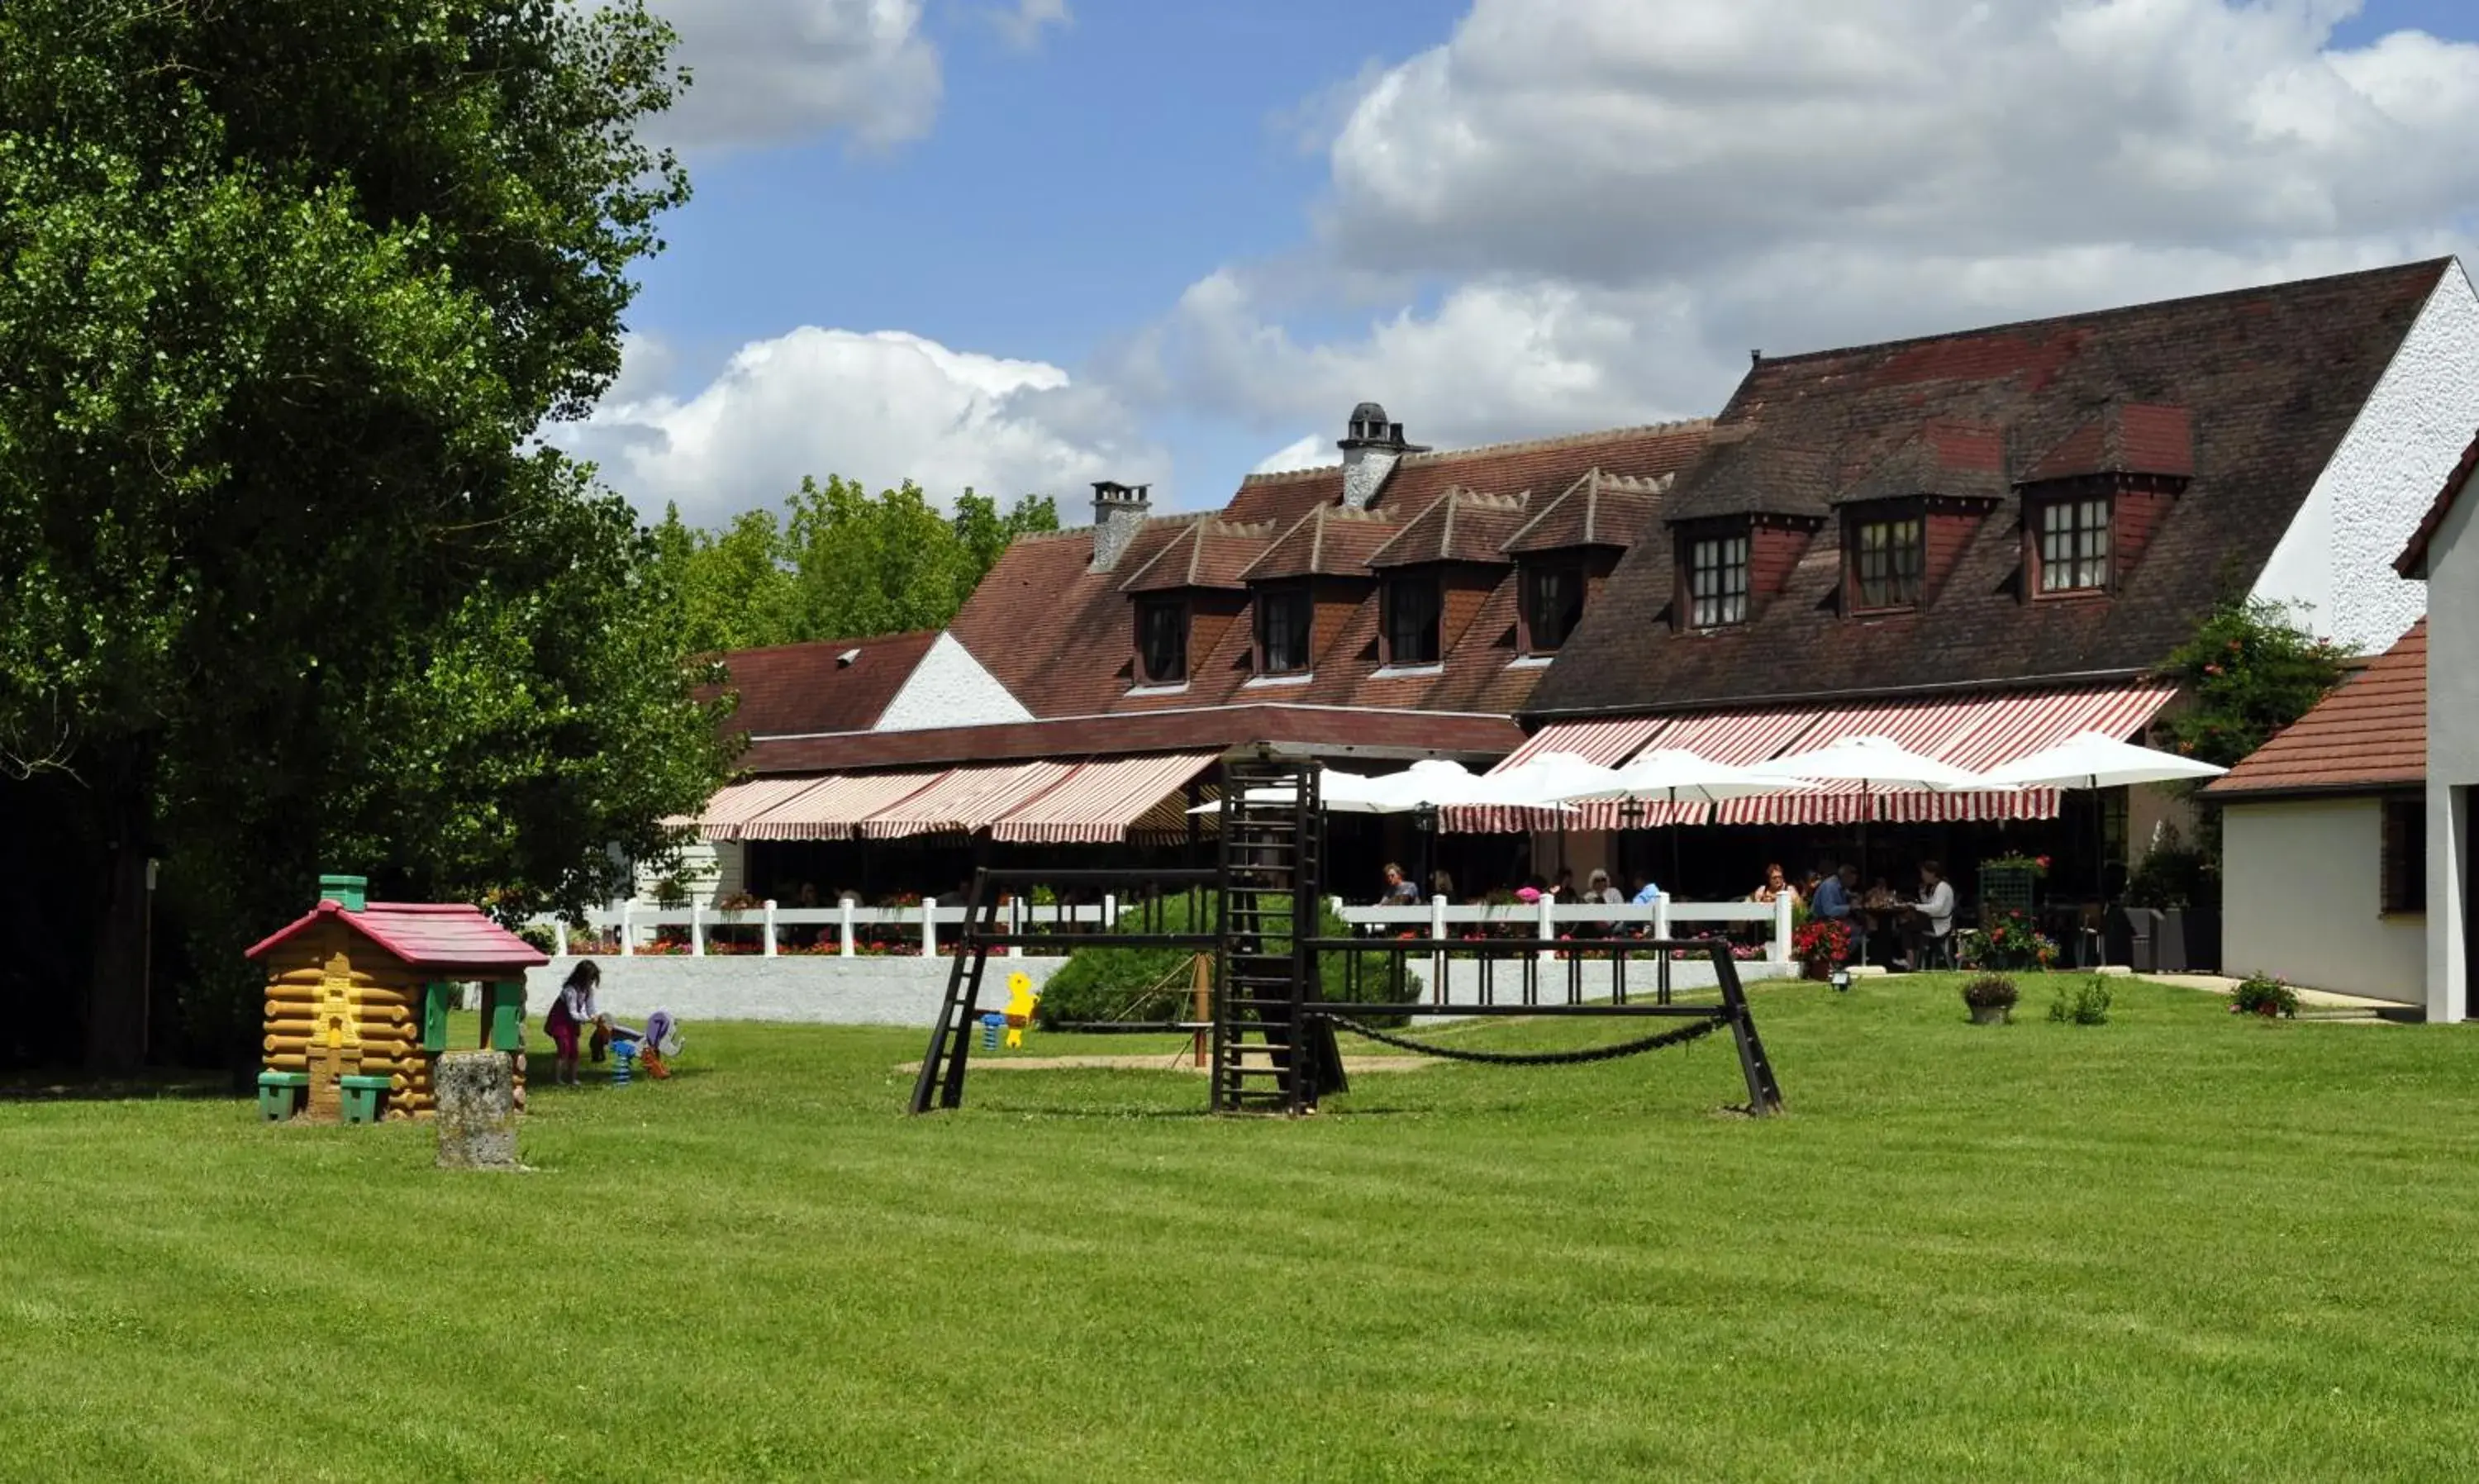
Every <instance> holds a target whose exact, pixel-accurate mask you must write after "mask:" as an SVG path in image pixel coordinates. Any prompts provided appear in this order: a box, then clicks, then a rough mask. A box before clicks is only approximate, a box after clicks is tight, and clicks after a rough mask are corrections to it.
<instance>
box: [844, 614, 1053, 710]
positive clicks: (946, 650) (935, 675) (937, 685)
mask: <svg viewBox="0 0 2479 1484" xmlns="http://www.w3.org/2000/svg"><path fill="white" fill-rule="evenodd" d="M1031 720H1033V713H1032V712H1031V711H1028V710H1026V709H1025V706H1024V703H1023V702H1021V701H1018V700H1016V699H1015V696H1014V694H1013V693H1012V692H1010V691H1009V689H1008V688H1007V687H1006V686H1004V685H1001V684H1000V683H999V681H998V678H997V677H996V676H994V675H992V674H990V673H989V672H988V671H987V670H985V669H984V668H982V662H981V661H980V660H978V659H975V658H974V657H973V655H972V652H971V651H969V650H967V649H965V648H964V647H963V645H962V644H960V643H958V642H957V639H956V636H955V635H954V634H951V633H944V632H942V633H940V634H939V635H938V638H937V640H936V642H934V643H933V644H932V645H931V646H930V651H929V652H928V653H926V654H923V655H922V656H921V662H920V663H919V664H917V665H914V666H913V667H912V674H910V675H909V676H907V677H906V678H905V680H904V684H903V687H902V688H901V689H899V690H897V691H896V693H895V699H894V700H892V701H889V702H888V703H887V704H886V709H885V710H884V711H882V712H881V713H880V714H879V718H878V725H877V726H876V727H874V728H872V730H873V731H918V730H920V729H923V728H926V727H980V726H986V725H991V724H995V723H1000V722H1029V721H1031Z"/></svg>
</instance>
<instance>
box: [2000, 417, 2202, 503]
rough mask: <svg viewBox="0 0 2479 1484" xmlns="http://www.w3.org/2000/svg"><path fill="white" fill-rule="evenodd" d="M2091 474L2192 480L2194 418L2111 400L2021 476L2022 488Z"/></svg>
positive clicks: (2193, 472)
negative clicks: (2096, 414)
mask: <svg viewBox="0 0 2479 1484" xmlns="http://www.w3.org/2000/svg"><path fill="white" fill-rule="evenodd" d="M2094 474H2159V475H2162V476H2164V477H2167V478H2173V479H2192V478H2193V477H2195V420H2194V415H2193V414H2192V413H2190V412H2188V411H2187V410H2186V409H2185V408H2184V407H2178V406H2170V405H2166V404H2162V403H2157V402H2119V401H2111V402H2110V403H2109V404H2108V406H2106V407H2104V408H2102V409H2101V414H2100V416H2099V417H2096V418H2094V419H2092V420H2091V421H2090V422H2085V423H2083V425H2082V426H2080V427H2078V428H2076V429H2075V430H2074V431H2073V432H2071V433H2068V434H2067V435H2066V436H2065V438H2064V439H2063V440H2061V441H2060V442H2059V443H2058V444H2057V447H2056V448H2051V449H2050V450H2049V451H2048V452H2047V453H2046V454H2045V455H2043V456H2042V457H2041V458H2040V460H2039V461H2038V462H2037V463H2035V464H2033V465H2032V469H2031V472H2030V473H2026V474H2024V476H2023V478H2022V480H2021V482H2022V483H2024V484H2045V483H2047V482H2049V481H2050V480H2053V479H2081V478H2085V477H2088V476H2090V475H2094Z"/></svg>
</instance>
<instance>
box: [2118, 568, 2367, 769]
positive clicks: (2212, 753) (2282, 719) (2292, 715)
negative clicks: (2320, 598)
mask: <svg viewBox="0 0 2479 1484" xmlns="http://www.w3.org/2000/svg"><path fill="white" fill-rule="evenodd" d="M2349 659H2350V654H2349V652H2348V651H2346V650H2343V649H2340V648H2338V647H2337V646H2336V645H2334V644H2333V643H2332V642H2331V641H2329V640H2324V639H2318V638H2315V637H2314V636H2313V635H2312V634H2309V633H2307V632H2305V631H2303V630H2302V629H2300V628H2298V627H2296V626H2295V625H2293V624H2292V623H2291V622H2290V620H2289V614H2288V612H2287V609H2285V608H2284V607H2283V606H2282V605H2280V604H2278V603H2271V602H2265V601H2261V600H2245V601H2235V602H2229V603H2224V604H2222V605H2221V606H2219V607H2217V608H2215V609H2214V610H2213V611H2212V613H2211V616H2210V617H2209V618H2207V619H2205V620H2204V623H2203V625H2202V626H2201V627H2198V628H2197V629H2196V630H2195V636H2194V637H2193V638H2191V639H2189V640H2187V641H2186V642H2185V644H2183V645H2181V646H2179V648H2178V649H2177V651H2176V652H2173V653H2172V654H2170V656H2169V657H2168V659H2167V660H2166V661H2165V662H2163V663H2162V665H2161V667H2160V673H2161V675H2162V676H2163V677H2164V678H2172V679H2175V680H2176V681H2177V682H2178V689H2179V692H2180V694H2181V695H2182V696H2183V697H2184V698H2185V704H2184V705H2183V706H2181V707H2179V708H2178V709H2177V710H2176V711H2175V712H2174V713H2172V714H2171V715H2169V716H2168V717H2166V718H2164V719H2163V720H2162V722H2161V729H2163V730H2164V731H2166V732H2167V733H2168V734H2169V737H2170V740H2171V743H2172V745H2173V746H2175V747H2176V748H2177V750H2178V751H2179V752H2181V753H2184V754H2185V755H2187V756H2190V757H2200V758H2202V759H2203V760H2204V761H2206V762H2211V763H2218V764H2220V765H2221V766H2223V767H2230V766H2233V765H2235V764H2236V762H2237V761H2238V759H2240V758H2242V757H2244V756H2246V755H2248V754H2250V753H2252V752H2254V751H2255V750H2256V749H2257V748H2260V747H2262V746H2263V744H2264V743H2265V742H2266V741H2268V740H2270V738H2271V736H2272V734H2273V733H2274V732H2276V731H2279V730H2280V729H2283V728H2284V727H2287V726H2288V725H2289V724H2290V723H2292V722H2294V721H2296V720H2298V719H2299V718H2300V717H2302V716H2305V715H2306V714H2307V713H2308V711H2309V709H2310V708H2312V707H2313V705H2314V704H2315V703H2317V702H2318V701H2321V700H2323V699H2324V697H2325V696H2326V694H2327V693H2329V692H2330V691H2331V690H2332V689H2333V687H2334V686H2336V685H2338V684H2340V683H2341V679H2342V677H2344V676H2345V675H2347V674H2348V673H2349Z"/></svg>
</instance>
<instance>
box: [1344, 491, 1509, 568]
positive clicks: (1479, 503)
mask: <svg viewBox="0 0 2479 1484" xmlns="http://www.w3.org/2000/svg"><path fill="white" fill-rule="evenodd" d="M1527 503H1528V501H1527V500H1526V499H1525V498H1524V497H1522V496H1521V495H1512V496H1510V495H1480V494H1475V493H1473V492H1472V491H1470V490H1465V489H1450V490H1448V491H1446V492H1445V493H1444V494H1443V495H1441V496H1439V497H1438V498H1437V499H1434V500H1431V501H1430V502H1429V506H1428V508H1427V509H1425V510H1422V511H1421V512H1420V513H1419V514H1418V515H1416V516H1414V517H1413V518H1412V520H1411V522H1410V524H1408V525H1405V526H1404V527H1403V528H1402V529H1401V530H1400V531H1397V532H1396V533H1395V534H1394V537H1393V539H1392V540H1390V541H1388V542H1387V543H1386V544H1385V545H1384V546H1382V547H1380V548H1378V549H1377V550H1375V551H1373V552H1371V553H1370V554H1369V557H1368V565H1369V566H1371V567H1374V568H1378V569H1381V570H1382V569H1385V568H1389V567H1417V566H1423V565H1426V564H1428V563H1431V562H1478V563H1482V564H1485V565H1488V566H1493V567H1503V566H1505V565H1506V564H1507V560H1508V558H1507V556H1506V552H1505V546H1506V543H1507V540H1508V539H1509V538H1510V537H1512V536H1513V535H1514V534H1515V533H1516V532H1517V531H1518V530H1520V529H1521V528H1522V526H1523V523H1524V511H1525V506H1526V504H1527Z"/></svg>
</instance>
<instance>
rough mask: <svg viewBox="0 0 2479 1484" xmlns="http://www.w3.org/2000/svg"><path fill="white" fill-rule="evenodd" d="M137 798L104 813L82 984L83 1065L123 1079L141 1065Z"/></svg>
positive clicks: (142, 892) (145, 853)
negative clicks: (88, 964)
mask: <svg viewBox="0 0 2479 1484" xmlns="http://www.w3.org/2000/svg"><path fill="white" fill-rule="evenodd" d="M141 798H142V796H141V795H140V794H139V793H138V792H137V791H136V790H134V789H131V790H126V791H123V792H122V793H121V794H120V796H119V797H118V798H115V799H114V800H113V801H111V802H110V803H109V804H108V805H107V806H106V807H107V810H108V812H107V814H106V816H105V817H106V819H107V820H108V821H109V828H110V830H111V837H110V838H109V839H108V840H107V841H106V842H105V845H104V871H103V883H102V884H103V892H102V900H101V902H100V903H99V904H98V908H97V911H96V913H95V937H94V963H93V975H92V977H91V978H90V979H89V981H88V984H87V1000H86V1065H87V1070H88V1071H89V1072H93V1073H96V1074H99V1075H102V1076H113V1077H117V1076H127V1075H129V1074H130V1073H133V1072H136V1071H137V1070H138V1069H139V1068H140V1067H141V1066H143V1065H145V1064H146V1019H147V1003H146V998H147V997H146V958H147V955H146V934H147V932H148V930H149V927H150V924H149V923H148V922H147V910H146V908H147V902H146V896H147V892H146V861H147V858H148V857H149V855H150V854H151V852H150V850H149V843H150V842H149V840H148V838H147V832H146V830H145V828H144V825H145V816H146V810H145V806H144V805H143V803H142V802H141Z"/></svg>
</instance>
